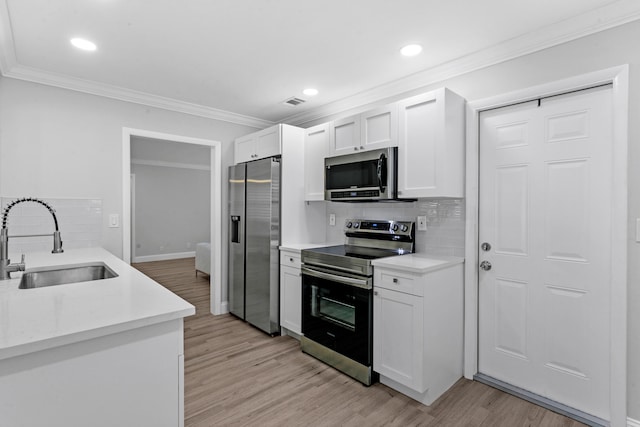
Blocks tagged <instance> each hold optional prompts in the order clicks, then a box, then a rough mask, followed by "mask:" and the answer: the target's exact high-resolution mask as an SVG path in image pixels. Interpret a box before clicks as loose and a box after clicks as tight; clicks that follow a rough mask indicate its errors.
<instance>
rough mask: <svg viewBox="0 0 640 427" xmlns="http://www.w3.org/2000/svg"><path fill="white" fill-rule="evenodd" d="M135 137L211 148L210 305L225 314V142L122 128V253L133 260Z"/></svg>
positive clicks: (213, 309)
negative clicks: (223, 303)
mask: <svg viewBox="0 0 640 427" xmlns="http://www.w3.org/2000/svg"><path fill="white" fill-rule="evenodd" d="M135 138H148V139H155V140H161V141H167V142H172V143H180V144H195V145H199V146H204V147H208V148H209V150H210V163H209V164H210V219H209V221H210V224H209V229H210V236H209V242H210V243H211V259H210V265H211V274H210V307H211V313H212V314H222V313H223V312H224V311H223V307H222V271H221V266H222V261H221V258H222V236H221V233H222V182H221V180H222V173H221V172H222V144H221V143H220V142H219V141H213V140H205V139H200V138H191V137H186V136H182V135H172V134H166V133H161V132H154V131H148V130H142V129H132V128H123V136H122V143H123V147H122V157H123V162H122V171H123V178H122V182H123V186H122V196H123V198H122V206H123V212H122V218H123V221H122V254H123V260H124V261H125V262H127V263H131V256H132V251H131V241H132V239H131V237H132V229H131V220H132V217H131V208H132V206H131V144H132V140H133V139H135Z"/></svg>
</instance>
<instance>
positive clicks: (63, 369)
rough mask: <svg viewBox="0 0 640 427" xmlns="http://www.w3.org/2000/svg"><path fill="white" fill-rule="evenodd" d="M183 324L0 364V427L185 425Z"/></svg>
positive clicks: (91, 341) (166, 324)
mask: <svg viewBox="0 0 640 427" xmlns="http://www.w3.org/2000/svg"><path fill="white" fill-rule="evenodd" d="M183 342H184V338H183V321H182V319H174V320H169V321H167V322H163V323H157V324H153V325H149V326H144V327H141V328H137V329H131V330H125V331H123V332H119V333H112V334H110V335H105V336H101V337H97V338H90V337H89V338H87V339H86V340H85V341H79V342H74V343H71V344H66V345H60V346H59V347H53V348H49V349H46V350H42V351H36V352H33V353H29V354H25V355H22V356H19V357H12V358H8V359H4V360H1V361H0V426H3V427H4V426H92V427H112V426H154V427H181V426H184V357H183V356H184V351H183Z"/></svg>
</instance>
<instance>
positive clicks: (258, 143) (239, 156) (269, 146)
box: [234, 125, 282, 163]
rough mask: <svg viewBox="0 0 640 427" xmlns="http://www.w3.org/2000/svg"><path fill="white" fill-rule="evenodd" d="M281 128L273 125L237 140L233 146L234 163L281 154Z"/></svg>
mask: <svg viewBox="0 0 640 427" xmlns="http://www.w3.org/2000/svg"><path fill="white" fill-rule="evenodd" d="M281 127H282V125H275V126H271V127H269V128H267V129H263V130H261V131H258V132H254V133H251V134H249V135H245V136H243V137H240V138H237V139H236V140H235V144H234V160H235V162H236V163H242V162H250V161H251V160H258V159H264V158H266V157H272V156H277V155H279V154H282V144H281Z"/></svg>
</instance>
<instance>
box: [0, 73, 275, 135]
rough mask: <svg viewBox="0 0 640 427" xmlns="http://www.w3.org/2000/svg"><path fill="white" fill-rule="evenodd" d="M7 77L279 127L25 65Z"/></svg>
mask: <svg viewBox="0 0 640 427" xmlns="http://www.w3.org/2000/svg"><path fill="white" fill-rule="evenodd" d="M3 75H4V77H10V78H14V79H19V80H25V81H30V82H34V83H40V84H44V85H48V86H55V87H59V88H63V89H69V90H74V91H78V92H84V93H88V94H91V95H98V96H102V97H105V98H112V99H117V100H119V101H125V102H132V103H134V104H142V105H146V106H149V107H156V108H161V109H164V110H169V111H175V112H178V113H184V114H190V115H192V116H198V117H205V118H208V119H213V120H221V121H224V122H229V123H235V124H240V125H245V126H250V127H253V128H257V129H264V128H266V127H269V126H272V125H274V124H275V123H274V122H271V121H268V120H263V119H258V118H255V117H249V116H245V115H242V114H237V113H232V112H230V111H224V110H219V109H217V108H211V107H207V106H204V105H199V104H193V103H190V102H184V101H179V100H176V99H172V98H166V97H163V96H157V95H151V94H149V93H144V92H139V91H135V90H131V89H125V88H122V87H118V86H112V85H107V84H104V83H98V82H94V81H89V80H84V79H79V78H75V77H69V76H64V75H59V74H54V73H51V72H46V71H42V70H38V69H34V68H30V67H24V66H21V65H14V66H13V67H11V68H10V69H9V70H8V71H6V72H5V71H4V70H3Z"/></svg>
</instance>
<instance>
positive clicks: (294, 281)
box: [280, 265, 302, 335]
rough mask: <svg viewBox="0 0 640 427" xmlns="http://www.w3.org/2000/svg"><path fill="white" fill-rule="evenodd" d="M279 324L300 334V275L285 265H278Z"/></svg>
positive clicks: (297, 269) (297, 270)
mask: <svg viewBox="0 0 640 427" xmlns="http://www.w3.org/2000/svg"><path fill="white" fill-rule="evenodd" d="M280 326H282V327H283V328H287V329H288V330H290V331H292V332H295V333H296V334H298V335H300V334H302V277H301V276H300V269H299V268H293V267H288V266H286V265H281V266H280Z"/></svg>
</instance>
